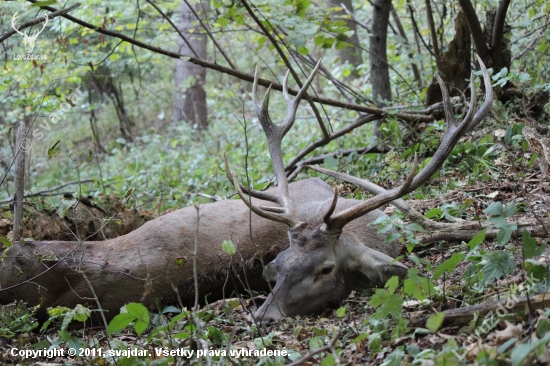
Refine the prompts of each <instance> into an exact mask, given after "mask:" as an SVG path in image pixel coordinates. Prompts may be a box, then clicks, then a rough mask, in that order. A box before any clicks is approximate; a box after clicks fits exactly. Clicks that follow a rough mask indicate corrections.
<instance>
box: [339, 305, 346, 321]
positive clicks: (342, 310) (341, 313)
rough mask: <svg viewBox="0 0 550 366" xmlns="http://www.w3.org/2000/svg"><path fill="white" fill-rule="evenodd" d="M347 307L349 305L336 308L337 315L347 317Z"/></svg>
mask: <svg viewBox="0 0 550 366" xmlns="http://www.w3.org/2000/svg"><path fill="white" fill-rule="evenodd" d="M346 308H347V305H344V306H341V307H339V308H338V310H336V316H337V317H338V318H343V317H345V316H346Z"/></svg>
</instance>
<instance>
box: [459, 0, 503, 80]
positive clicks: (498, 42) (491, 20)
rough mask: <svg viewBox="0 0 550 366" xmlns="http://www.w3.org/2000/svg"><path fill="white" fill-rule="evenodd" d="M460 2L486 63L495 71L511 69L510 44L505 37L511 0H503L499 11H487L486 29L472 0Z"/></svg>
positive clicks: (480, 54) (478, 49) (477, 47)
mask: <svg viewBox="0 0 550 366" xmlns="http://www.w3.org/2000/svg"><path fill="white" fill-rule="evenodd" d="M459 3H460V6H461V8H462V10H463V11H464V13H465V14H466V19H467V21H468V26H469V27H470V31H471V33H472V38H473V40H474V44H475V47H476V52H477V54H478V55H479V56H480V57H481V59H482V60H483V62H484V63H485V65H486V66H487V67H492V68H493V69H494V70H495V72H498V71H500V70H501V69H502V68H503V67H507V68H508V69H510V65H511V63H512V56H511V52H510V45H509V43H508V41H507V40H506V38H505V37H504V36H505V34H506V33H507V32H508V31H509V29H508V27H506V22H505V20H506V13H507V12H508V6H509V5H510V0H501V1H500V3H499V6H498V10H497V11H495V10H494V9H490V10H489V11H488V12H487V16H486V20H485V30H482V29H481V24H480V22H479V19H478V17H477V15H476V12H475V9H474V7H473V5H472V3H471V2H470V0H459ZM488 45H490V47H488Z"/></svg>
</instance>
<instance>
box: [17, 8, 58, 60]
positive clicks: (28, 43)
mask: <svg viewBox="0 0 550 366" xmlns="http://www.w3.org/2000/svg"><path fill="white" fill-rule="evenodd" d="M17 13H18V11H16V12H15V14H13V17H12V18H11V27H12V28H13V29H14V30H15V31H16V32H17V33H19V34H20V35H22V36H23V43H24V44H25V48H26V50H27V53H32V51H33V50H34V44H35V42H36V39H37V38H38V35H39V34H40V33H42V31H43V30H44V28H46V25H47V24H48V21H49V18H48V15H46V16H45V18H46V21H45V22H44V23H43V24H42V29H40V30H39V31H35V32H34V33H33V35H32V36H29V35H28V34H27V33H23V32H20V31H19V27H16V26H15V21H16V20H17V18H18V16H17Z"/></svg>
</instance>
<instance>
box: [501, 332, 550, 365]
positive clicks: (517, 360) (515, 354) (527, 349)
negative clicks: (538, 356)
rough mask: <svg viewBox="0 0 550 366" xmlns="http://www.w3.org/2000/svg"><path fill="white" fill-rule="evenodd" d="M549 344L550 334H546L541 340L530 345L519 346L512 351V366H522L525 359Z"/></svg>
mask: <svg viewBox="0 0 550 366" xmlns="http://www.w3.org/2000/svg"><path fill="white" fill-rule="evenodd" d="M548 342H550V333H546V335H545V336H544V337H542V338H541V339H538V340H537V339H536V338H535V340H532V341H531V342H529V343H526V344H520V345H519V346H516V348H514V349H513V350H512V353H511V354H510V358H511V361H512V366H521V365H523V363H524V361H525V359H526V358H527V357H528V356H529V354H530V353H531V352H532V351H534V350H535V349H537V348H539V346H541V345H545V344H547V343H548Z"/></svg>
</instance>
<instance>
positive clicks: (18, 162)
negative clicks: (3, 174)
mask: <svg viewBox="0 0 550 366" xmlns="http://www.w3.org/2000/svg"><path fill="white" fill-rule="evenodd" d="M26 131H27V129H26V128H25V123H24V122H22V121H21V122H19V125H18V126H17V132H16V135H15V136H16V144H15V149H16V154H17V155H16V157H15V195H14V197H13V203H14V205H13V241H14V242H15V241H19V240H20V239H21V233H22V231H23V201H24V195H25V153H26V148H27V147H28V146H27V140H26V138H25V135H26Z"/></svg>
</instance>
